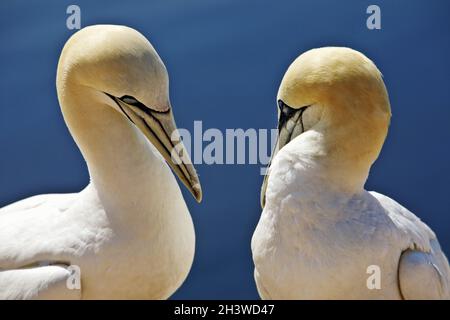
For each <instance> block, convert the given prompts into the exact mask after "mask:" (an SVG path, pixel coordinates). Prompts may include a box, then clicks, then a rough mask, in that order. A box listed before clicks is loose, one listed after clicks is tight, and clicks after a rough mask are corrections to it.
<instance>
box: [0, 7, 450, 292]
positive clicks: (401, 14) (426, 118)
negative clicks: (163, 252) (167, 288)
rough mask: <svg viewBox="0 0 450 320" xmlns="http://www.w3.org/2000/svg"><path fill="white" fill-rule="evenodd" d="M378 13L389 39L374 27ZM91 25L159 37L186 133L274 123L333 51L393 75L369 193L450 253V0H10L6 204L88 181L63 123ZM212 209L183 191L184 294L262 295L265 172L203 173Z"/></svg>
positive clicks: (237, 168)
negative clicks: (189, 260)
mask: <svg viewBox="0 0 450 320" xmlns="http://www.w3.org/2000/svg"><path fill="white" fill-rule="evenodd" d="M374 3H375V4H378V5H379V6H380V7H381V11H382V30H375V31H370V30H368V29H367V28H366V18H367V16H368V15H367V14H366V8H367V6H368V5H370V4H374ZM69 4H78V5H79V6H80V7H81V12H82V26H86V25H90V24H98V23H109V24H124V25H128V26H130V27H133V28H136V29H138V30H139V31H141V32H142V33H143V34H144V35H145V36H146V37H148V38H149V39H150V41H151V42H152V43H153V45H154V46H155V48H156V49H157V50H158V52H159V54H160V56H161V57H162V59H163V60H164V62H165V64H166V66H167V68H168V70H169V73H170V79H171V88H170V91H171V99H172V103H173V106H174V110H175V116H176V120H177V124H178V125H179V127H183V128H187V129H190V130H191V129H192V127H193V121H194V120H202V121H203V128H204V129H206V128H219V129H221V130H225V129H226V128H244V129H247V128H273V127H275V126H276V104H275V97H276V93H277V89H278V85H279V83H280V80H281V78H282V76H283V74H284V72H285V70H286V68H287V67H288V65H289V64H290V62H291V61H292V60H293V59H294V58H296V57H297V56H298V54H300V53H301V52H303V51H305V50H308V49H310V48H313V47H318V46H325V45H338V46H349V47H352V48H354V49H357V50H360V51H362V52H363V53H365V54H366V55H367V56H369V57H370V58H371V59H373V60H374V61H375V63H376V64H377V66H378V67H379V68H380V69H381V71H382V72H383V74H384V77H385V81H386V85H387V87H388V90H389V93H390V99H391V104H392V109H393V118H392V125H391V128H390V132H389V136H388V139H387V141H386V144H385V146H384V149H383V151H382V153H381V156H380V158H379V159H378V161H377V162H376V164H375V165H374V166H373V168H372V171H371V175H370V178H369V180H368V182H367V185H366V187H367V189H369V190H376V191H379V192H381V193H384V194H387V195H388V196H391V197H393V198H394V199H396V200H397V201H399V202H400V203H402V204H403V205H405V206H406V207H407V208H409V209H410V210H411V211H413V212H414V213H416V214H417V215H418V216H419V217H421V218H422V219H423V220H424V221H425V222H426V223H428V224H429V225H430V226H431V227H432V229H433V230H435V232H436V233H437V235H438V237H439V240H440V242H441V245H442V247H443V248H444V250H445V251H446V253H447V255H449V254H450V196H449V182H448V180H449V178H450V174H449V172H450V152H449V139H450V126H449V123H450V105H449V101H450V90H449V83H450V81H449V80H450V79H449V77H450V73H449V66H450V59H449V57H450V28H449V24H450V23H449V19H448V14H449V13H450V10H449V9H450V2H449V1H412V0H408V1H361V0H355V1H261V0H254V1H242V0H229V1H224V0H221V1H207V0H202V1H200V0H196V1H185V0H170V1H168V0H159V1H145V2H144V1H142V2H137V1H135V2H133V1H127V2H124V1H107V2H106V1H95V3H94V1H76V2H69V1H54V2H50V1H23V0H21V1H10V0H9V1H5V0H3V1H1V3H0V12H1V13H0V43H1V49H0V61H1V77H0V89H1V95H0V99H1V100H0V104H1V108H0V150H1V151H0V152H1V153H0V207H1V206H3V205H6V204H8V203H10V202H12V201H16V200H20V199H22V198H24V197H27V196H31V195H34V194H40V193H53V192H76V191H79V190H80V189H82V188H83V187H84V186H85V185H86V184H87V183H88V179H89V177H88V174H87V170H86V166H85V163H84V160H83V158H82V157H81V155H80V153H79V151H78V149H77V147H76V145H75V144H74V142H73V141H72V138H71V137H70V135H69V133H68V131H67V129H66V127H65V124H64V122H63V119H62V117H61V113H60V109H59V106H58V101H57V98H56V90H55V74H56V65H57V61H58V57H59V53H60V51H61V49H62V47H63V45H64V43H65V41H66V40H67V39H68V37H69V36H70V35H71V34H72V33H73V31H71V30H68V29H67V28H66V18H67V15H66V8H67V6H68V5H69ZM197 169H198V171H199V173H200V175H201V176H200V177H201V182H202V185H203V189H204V200H203V203H202V204H201V205H198V204H196V203H195V202H194V200H193V199H192V197H191V196H190V195H189V194H188V192H187V191H186V190H185V188H183V193H184V195H185V198H186V200H187V202H188V205H189V207H190V209H191V213H192V216H193V219H194V223H195V226H196V232H197V251H196V257H195V262H194V265H193V268H192V270H191V273H190V275H189V278H188V279H187V281H186V282H185V283H184V285H183V286H182V287H181V288H180V289H179V290H178V292H177V293H176V294H175V295H174V296H173V297H174V298H194V299H195V298H206V299H216V298H237V299H241V298H257V297H258V296H257V292H256V288H255V285H254V281H253V266H252V260H251V251H250V239H251V236H252V233H253V230H254V227H255V225H256V223H257V221H258V217H259V215H260V207H259V190H260V185H261V180H262V177H261V176H260V175H259V170H260V166H259V165H214V166H208V165H200V166H197Z"/></svg>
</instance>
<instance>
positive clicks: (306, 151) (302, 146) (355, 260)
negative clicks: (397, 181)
mask: <svg viewBox="0 0 450 320" xmlns="http://www.w3.org/2000/svg"><path fill="white" fill-rule="evenodd" d="M277 102H278V106H279V124H278V129H279V138H278V142H277V146H276V148H275V151H274V154H273V155H272V157H273V158H272V159H273V160H272V163H271V165H270V167H269V170H268V173H267V175H266V177H265V179H264V183H263V188H262V194H261V196H262V206H263V212H262V215H261V217H260V220H259V223H258V225H257V227H256V230H255V232H254V234H253V238H252V243H251V247H252V253H253V260H254V264H255V272H254V275H255V280H256V283H257V288H258V291H259V294H260V296H261V297H262V298H264V299H445V298H446V299H448V298H450V291H449V287H450V270H449V265H448V261H447V259H446V257H445V255H444V253H443V252H442V251H441V248H440V246H439V243H438V240H437V239H436V236H435V234H434V233H433V231H432V230H431V229H430V228H429V227H428V226H427V225H425V224H424V223H423V222H421V220H420V219H419V218H417V217H416V216H415V215H414V214H413V213H411V212H410V211H408V210H407V209H405V208H404V207H402V206H401V205H400V204H398V203H397V202H395V201H394V200H392V199H390V198H388V197H387V196H384V195H382V194H379V193H376V192H368V191H365V190H364V184H365V182H366V179H367V176H368V174H369V170H370V167H371V165H372V163H373V162H374V161H375V160H376V158H377V157H378V155H379V152H380V150H381V148H382V145H383V143H384V140H385V138H386V135H387V131H388V126H389V123H390V117H391V109H390V103H389V99H388V94H387V91H386V88H385V85H384V82H383V80H382V75H381V73H380V72H379V70H378V69H377V68H376V66H375V65H374V64H373V62H372V61H371V60H369V59H368V58H367V57H365V56H364V55H363V54H361V53H359V52H357V51H354V50H351V49H348V48H336V47H326V48H319V49H313V50H310V51H307V52H305V53H303V54H302V55H300V56H299V57H298V58H297V59H296V60H295V61H294V62H293V63H292V64H291V65H290V67H289V68H288V70H287V72H286V74H285V75H284V77H283V80H282V82H281V85H280V88H279V91H278V96H277ZM373 266H374V267H375V268H379V269H378V270H379V273H378V276H380V277H379V280H380V282H379V284H380V286H378V287H372V286H368V283H367V282H368V280H369V277H370V276H371V274H370V273H369V274H368V273H367V272H368V270H369V271H370V270H372V269H370V268H373ZM374 270H376V269H374Z"/></svg>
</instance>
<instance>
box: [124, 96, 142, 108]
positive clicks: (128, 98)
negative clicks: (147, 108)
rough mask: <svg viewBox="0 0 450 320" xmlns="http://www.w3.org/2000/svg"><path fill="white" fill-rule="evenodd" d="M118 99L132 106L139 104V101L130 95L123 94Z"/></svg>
mask: <svg viewBox="0 0 450 320" xmlns="http://www.w3.org/2000/svg"><path fill="white" fill-rule="evenodd" d="M119 99H120V100H122V101H123V102H125V103H127V104H131V105H132V106H134V105H137V104H139V101H138V100H137V99H136V98H134V97H132V96H123V97H121V98H119Z"/></svg>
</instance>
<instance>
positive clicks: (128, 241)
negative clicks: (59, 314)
mask: <svg viewBox="0 0 450 320" xmlns="http://www.w3.org/2000/svg"><path fill="white" fill-rule="evenodd" d="M56 82H57V92H58V99H59V102H60V106H61V110H62V113H63V116H64V119H65V121H66V123H67V125H68V127H69V130H70V133H71V134H72V136H73V137H74V139H75V141H76V143H77V145H78V147H79V148H80V150H81V152H82V154H83V156H84V158H85V160H86V162H87V166H88V169H89V174H90V177H91V181H90V183H89V184H88V186H87V187H86V188H85V189H84V190H82V191H81V192H80V193H76V194H48V195H39V196H34V197H31V198H28V199H25V200H22V201H19V202H17V203H14V204H11V205H8V206H6V207H4V208H2V209H0V298H1V299H35V298H37V299H39V298H42V299H64V298H81V299H98V298H100V299H106V298H112V299H115V298H120V299H128V298H138V299H142V298H144V299H165V298H167V297H169V296H170V295H171V294H172V293H173V292H174V291H175V290H176V289H177V288H178V287H179V286H180V285H181V284H182V282H183V281H184V279H185V278H186V276H187V274H188V272H189V270H190V267H191V264H192V261H193V256H194V250H195V234H194V227H193V223H192V219H191V216H190V214H189V211H188V208H187V206H186V204H185V202H184V199H183V196H182V194H181V191H180V188H179V186H178V183H177V181H176V179H175V177H174V175H173V174H172V172H171V170H170V168H169V166H168V165H167V163H166V161H167V162H168V163H169V165H170V167H172V169H173V171H174V172H175V173H176V174H177V175H178V177H179V178H180V180H181V181H182V182H183V183H184V184H185V185H186V186H187V188H188V189H189V190H190V191H191V192H192V194H193V195H194V197H195V198H196V199H197V201H199V202H200V201H201V198H202V191H201V187H200V183H199V180H198V176H197V174H196V172H195V169H194V167H193V166H192V164H191V162H190V160H189V156H188V154H187V152H186V150H185V149H184V147H183V144H182V143H181V141H178V143H177V141H176V140H175V141H174V140H172V139H174V138H176V137H177V131H176V125H175V122H174V119H173V115H172V108H171V104H170V101H169V87H168V86H169V80H168V74H167V71H166V68H165V66H164V63H163V62H162V60H161V59H160V57H159V56H158V54H157V52H156V51H155V49H154V48H153V47H152V45H151V44H150V42H149V41H148V40H147V39H146V38H145V37H144V36H143V35H141V34H140V33H139V32H137V31H135V30H133V29H131V28H128V27H124V26H114V25H97V26H90V27H86V28H84V29H82V30H80V31H79V32H77V33H75V34H74V35H73V36H72V37H71V38H70V39H69V40H68V41H67V43H66V45H65V46H64V49H63V50H62V53H61V57H60V60H59V63H58V71H57V79H56ZM178 137H179V136H178ZM174 150H175V151H176V152H173V151H174ZM70 266H77V267H79V269H80V272H81V289H80V290H77V288H76V287H70V286H67V283H66V282H67V280H68V279H69V278H70V276H69V275H70V274H71V272H72V271H71V269H70ZM72 276H76V274H75V275H74V274H72ZM69 280H70V279H69ZM70 281H72V280H70ZM74 281H76V280H74ZM70 288H71V289H72V290H70Z"/></svg>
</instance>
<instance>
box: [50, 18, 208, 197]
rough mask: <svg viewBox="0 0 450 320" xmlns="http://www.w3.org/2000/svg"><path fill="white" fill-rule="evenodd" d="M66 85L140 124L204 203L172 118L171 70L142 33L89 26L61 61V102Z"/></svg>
mask: <svg viewBox="0 0 450 320" xmlns="http://www.w3.org/2000/svg"><path fill="white" fill-rule="evenodd" d="M67 87H71V88H72V91H73V90H75V91H77V94H82V93H81V92H89V94H90V96H92V97H93V99H96V100H97V101H96V102H99V103H101V104H105V105H108V106H110V107H111V108H114V109H115V110H116V111H117V112H119V113H120V114H122V115H123V116H124V121H130V122H132V123H133V124H134V125H136V126H137V127H138V128H139V129H140V131H141V132H142V133H143V134H144V135H145V136H146V137H147V138H148V139H149V140H150V142H151V143H152V144H153V145H154V146H155V147H156V149H158V151H159V152H160V153H161V155H162V156H163V157H164V158H165V160H166V161H167V162H168V164H169V165H170V166H171V168H172V169H173V171H174V172H175V173H176V174H177V175H178V177H179V178H180V180H181V181H182V182H183V183H184V184H185V185H186V187H187V188H188V189H189V190H190V191H191V193H192V194H193V195H194V197H195V199H196V200H197V201H198V202H200V201H201V199H202V190H201V186H200V182H199V178H198V176H197V173H196V171H195V169H194V167H193V165H192V163H191V161H190V158H189V155H188V153H187V151H186V149H185V147H184V145H183V143H182V142H181V140H180V139H179V136H178V132H177V128H176V125H175V121H174V118H173V114H172V107H171V104H170V100H169V77H168V74H167V70H166V67H165V66H164V63H163V62H162V60H161V58H160V57H159V55H158V53H157V52H156V50H155V49H154V48H153V46H152V45H151V44H150V42H149V41H148V40H147V39H146V38H145V37H144V36H143V35H142V34H140V33H139V32H137V31H136V30H134V29H131V28H128V27H125V26H114V25H96V26H90V27H86V28H84V29H82V30H80V31H78V32H77V33H75V34H74V35H73V36H72V37H71V38H70V39H69V40H68V41H67V43H66V45H65V46H64V49H63V51H62V54H61V57H60V60H59V63H58V72H57V89H58V97H59V99H60V101H61V99H63V98H64V95H66V94H68V91H69V90H66V89H67ZM73 88H76V89H73ZM72 93H73V92H72ZM62 105H63V104H62V103H61V106H62Z"/></svg>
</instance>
